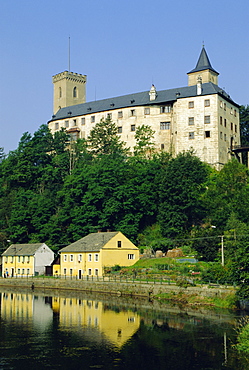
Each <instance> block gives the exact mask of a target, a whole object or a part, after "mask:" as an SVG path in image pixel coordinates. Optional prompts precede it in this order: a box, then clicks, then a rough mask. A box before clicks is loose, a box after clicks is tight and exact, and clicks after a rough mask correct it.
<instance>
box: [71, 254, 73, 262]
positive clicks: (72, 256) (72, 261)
mask: <svg viewBox="0 0 249 370" xmlns="http://www.w3.org/2000/svg"><path fill="white" fill-rule="evenodd" d="M70 262H73V254H70Z"/></svg>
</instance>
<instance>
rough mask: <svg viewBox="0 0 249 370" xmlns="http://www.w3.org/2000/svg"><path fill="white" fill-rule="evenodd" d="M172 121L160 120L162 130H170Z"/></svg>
mask: <svg viewBox="0 0 249 370" xmlns="http://www.w3.org/2000/svg"><path fill="white" fill-rule="evenodd" d="M169 129H170V122H160V130H169Z"/></svg>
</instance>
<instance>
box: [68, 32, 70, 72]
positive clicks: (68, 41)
mask: <svg viewBox="0 0 249 370" xmlns="http://www.w3.org/2000/svg"><path fill="white" fill-rule="evenodd" d="M68 72H70V36H69V38H68Z"/></svg>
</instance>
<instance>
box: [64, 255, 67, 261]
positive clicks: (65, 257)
mask: <svg viewBox="0 0 249 370" xmlns="http://www.w3.org/2000/svg"><path fill="white" fill-rule="evenodd" d="M64 262H67V255H66V254H64Z"/></svg>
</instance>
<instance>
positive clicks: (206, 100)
mask: <svg viewBox="0 0 249 370" xmlns="http://www.w3.org/2000/svg"><path fill="white" fill-rule="evenodd" d="M204 107H210V100H209V99H205V100H204Z"/></svg>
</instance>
